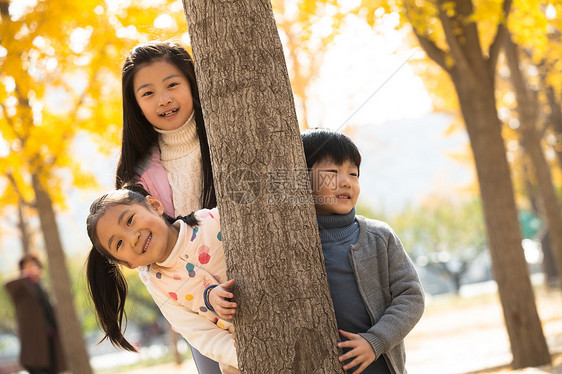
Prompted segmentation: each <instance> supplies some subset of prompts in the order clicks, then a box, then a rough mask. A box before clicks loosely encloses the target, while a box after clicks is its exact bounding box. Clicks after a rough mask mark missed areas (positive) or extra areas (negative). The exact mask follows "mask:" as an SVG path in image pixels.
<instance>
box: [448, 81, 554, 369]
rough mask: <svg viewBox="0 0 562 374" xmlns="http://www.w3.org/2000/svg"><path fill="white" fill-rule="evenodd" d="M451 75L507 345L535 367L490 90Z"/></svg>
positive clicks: (541, 342)
mask: <svg viewBox="0 0 562 374" xmlns="http://www.w3.org/2000/svg"><path fill="white" fill-rule="evenodd" d="M466 76H467V75H466V74H465V73H464V72H463V73H460V74H458V75H455V76H453V81H454V83H455V87H457V94H458V96H459V102H460V106H461V110H462V113H463V117H464V120H465V124H466V129H467V132H468V135H469V138H470V145H471V147H472V153H473V155H474V161H475V164H476V170H477V174H478V182H479V185H480V194H481V197H482V205H483V208H484V209H483V210H484V219H485V222H486V228H487V233H488V243H489V245H490V255H491V257H492V268H493V271H494V278H495V280H496V282H497V284H498V291H499V296H500V300H501V303H502V308H503V314H504V320H505V324H506V327H507V332H508V335H509V340H510V342H511V351H512V354H513V367H514V368H522V367H528V366H539V365H543V364H545V363H549V362H550V354H549V352H548V347H547V344H546V340H545V337H544V333H543V330H542V326H541V322H540V319H539V316H538V313H537V309H536V305H535V296H534V291H533V287H532V285H531V280H530V277H529V270H528V267H527V261H526V260H525V255H524V252H523V247H522V245H521V241H522V235H521V228H520V226H519V220H518V218H517V209H516V207H515V200H514V194H513V186H512V182H511V174H510V170H509V165H508V162H507V157H506V151H505V146H504V143H503V138H502V135H501V123H500V121H499V119H498V118H497V112H496V103H495V98H494V86H493V83H492V82H490V81H487V82H486V81H482V80H476V81H471V82H469V81H468V80H467V79H466V78H463V77H466Z"/></svg>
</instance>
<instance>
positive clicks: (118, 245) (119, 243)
mask: <svg viewBox="0 0 562 374" xmlns="http://www.w3.org/2000/svg"><path fill="white" fill-rule="evenodd" d="M121 244H123V240H119V241H118V242H117V246H116V247H115V249H116V250H119V247H121Z"/></svg>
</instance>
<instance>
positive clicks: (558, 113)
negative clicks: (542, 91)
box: [546, 86, 562, 169]
mask: <svg viewBox="0 0 562 374" xmlns="http://www.w3.org/2000/svg"><path fill="white" fill-rule="evenodd" d="M546 91H547V97H548V104H549V106H550V117H549V125H550V127H551V128H552V130H553V131H554V134H555V135H556V144H555V146H554V150H555V152H556V156H557V157H558V167H560V168H561V169H562V108H561V106H562V104H561V103H562V100H561V99H562V98H557V97H556V91H555V90H554V88H553V87H552V86H548V87H547V89H546Z"/></svg>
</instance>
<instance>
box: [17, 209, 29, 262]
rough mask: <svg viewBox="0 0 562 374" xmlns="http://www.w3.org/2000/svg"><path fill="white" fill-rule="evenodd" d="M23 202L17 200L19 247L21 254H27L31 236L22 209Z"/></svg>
mask: <svg viewBox="0 0 562 374" xmlns="http://www.w3.org/2000/svg"><path fill="white" fill-rule="evenodd" d="M23 209H24V207H23V202H22V201H21V198H20V200H19V201H18V228H19V230H20V235H21V248H22V252H23V254H28V253H29V252H30V250H31V237H30V235H29V226H28V223H27V220H26V219H25V213H24V211H23Z"/></svg>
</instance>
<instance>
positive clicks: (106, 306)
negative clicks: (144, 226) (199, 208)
mask: <svg viewBox="0 0 562 374" xmlns="http://www.w3.org/2000/svg"><path fill="white" fill-rule="evenodd" d="M147 195H148V193H147V192H146V191H145V190H144V188H142V186H140V185H138V184H137V185H128V186H125V188H124V189H120V190H115V191H112V192H110V193H107V194H105V195H103V196H101V197H99V198H97V199H96V200H95V201H94V202H93V203H92V205H91V206H90V213H89V214H88V218H87V219H86V228H87V231H88V236H89V237H90V241H91V242H92V249H91V250H90V254H89V255H88V260H87V264H86V279H87V282H88V290H89V292H90V296H91V297H92V300H93V302H94V307H95V309H96V314H97V317H98V321H99V323H100V326H101V328H102V330H103V332H104V333H105V336H104V337H103V339H106V338H107V339H109V341H110V342H111V343H112V344H113V345H114V346H117V347H121V348H123V349H126V350H128V351H132V352H136V351H137V350H136V348H135V347H133V346H132V345H131V343H129V342H128V341H127V339H125V337H124V336H123V332H122V331H123V327H124V326H123V317H125V326H126V321H127V315H126V313H125V299H126V298H127V282H126V280H125V277H124V275H123V273H122V272H121V269H120V268H119V260H117V259H116V258H115V257H113V256H112V255H111V254H110V253H109V252H108V251H107V250H106V249H105V248H104V247H103V246H102V245H101V242H100V240H99V236H98V233H97V232H96V227H97V224H98V222H99V220H100V219H101V218H102V217H103V216H104V215H105V213H106V212H107V210H108V209H109V208H111V207H113V206H115V205H134V204H141V205H143V206H145V207H146V208H147V209H150V207H149V205H148V203H147V201H146V196H147ZM162 217H163V219H164V220H165V221H166V222H167V223H168V224H169V225H171V224H172V223H173V222H174V221H175V220H174V219H173V218H171V217H170V216H168V215H166V214H165V213H164V214H163V216H162ZM178 219H182V220H183V221H185V222H186V223H187V224H188V225H190V226H196V225H197V224H198V222H197V219H196V218H195V215H194V214H193V213H192V214H190V215H189V216H186V217H178ZM103 339H102V340H103Z"/></svg>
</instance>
